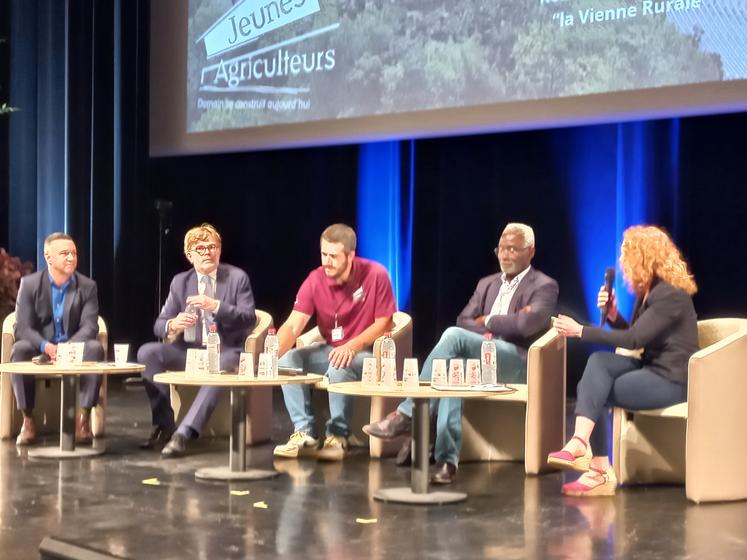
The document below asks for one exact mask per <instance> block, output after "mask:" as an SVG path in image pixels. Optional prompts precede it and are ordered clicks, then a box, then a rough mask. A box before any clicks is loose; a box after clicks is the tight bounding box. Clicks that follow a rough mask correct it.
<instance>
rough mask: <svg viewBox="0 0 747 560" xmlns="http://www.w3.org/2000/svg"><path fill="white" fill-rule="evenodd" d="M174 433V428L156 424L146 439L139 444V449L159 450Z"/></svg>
mask: <svg viewBox="0 0 747 560" xmlns="http://www.w3.org/2000/svg"><path fill="white" fill-rule="evenodd" d="M173 434H174V428H163V427H161V426H156V427H155V428H153V432H152V433H151V434H150V436H149V437H148V439H147V440H145V441H144V442H143V443H141V444H140V449H155V450H156V451H160V450H161V449H163V446H164V445H166V443H167V442H168V441H169V440H170V439H171V436H172V435H173Z"/></svg>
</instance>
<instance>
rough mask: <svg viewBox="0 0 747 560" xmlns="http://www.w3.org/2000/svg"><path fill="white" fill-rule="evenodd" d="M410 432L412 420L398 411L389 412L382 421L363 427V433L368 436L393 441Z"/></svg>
mask: <svg viewBox="0 0 747 560" xmlns="http://www.w3.org/2000/svg"><path fill="white" fill-rule="evenodd" d="M411 430H412V419H411V418H410V417H409V416H405V415H404V414H402V413H401V412H399V411H398V410H395V411H394V412H391V413H389V414H388V415H387V417H386V418H384V419H383V420H379V421H378V422H372V423H370V424H366V425H365V426H363V431H364V432H365V433H367V434H368V435H369V436H373V437H377V438H381V439H394V438H396V437H397V436H401V435H403V434H409V433H410V431H411Z"/></svg>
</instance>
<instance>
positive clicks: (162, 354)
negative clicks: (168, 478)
mask: <svg viewBox="0 0 747 560" xmlns="http://www.w3.org/2000/svg"><path fill="white" fill-rule="evenodd" d="M184 255H185V256H186V257H187V260H188V261H189V262H190V264H191V265H192V268H191V269H190V270H187V271H186V272H182V273H180V274H177V275H176V276H175V277H174V279H173V280H172V281H171V287H170V288H169V295H168V297H167V298H166V303H164V305H163V308H162V309H161V313H160V315H159V316H158V318H157V319H156V323H155V325H154V327H153V332H154V334H155V335H156V336H157V337H159V338H162V339H164V342H149V343H147V344H145V345H143V346H141V347H140V349H139V350H138V353H137V359H138V362H140V363H141V364H144V365H145V371H144V372H143V383H144V385H145V391H146V393H147V395H148V399H149V400H150V406H151V412H152V417H153V431H152V433H151V435H150V437H149V438H148V440H147V441H145V442H144V443H143V444H142V445H141V447H142V448H143V449H162V451H161V456H162V457H165V458H171V457H179V456H181V455H184V453H185V452H186V449H187V441H188V440H189V439H193V438H197V437H199V435H200V432H201V430H202V428H203V426H204V425H205V423H206V422H207V421H208V419H209V418H210V415H211V414H212V413H213V410H214V409H215V406H216V404H217V403H218V399H219V398H220V394H221V392H222V389H221V388H220V387H201V388H200V391H199V392H198V393H197V397H196V398H195V400H194V402H193V403H192V406H191V407H190V408H189V411H188V412H187V414H186V415H185V416H184V419H183V420H182V422H181V424H180V425H179V427H178V428H177V427H176V423H175V421H174V410H173V408H172V407H171V401H170V398H169V387H168V385H163V384H161V383H155V382H154V381H153V376H154V375H155V374H157V373H162V372H164V371H167V370H183V369H184V368H185V365H186V360H187V350H188V349H189V348H202V347H203V346H205V345H206V344H207V332H208V330H209V328H210V326H211V325H215V326H216V327H217V331H218V334H219V335H220V340H221V352H220V368H221V370H233V369H236V367H237V366H238V363H239V356H240V354H241V352H242V351H243V349H244V341H245V339H246V336H247V334H248V333H249V331H250V330H251V329H252V328H253V327H254V324H255V322H256V315H255V309H254V295H253V294H252V287H251V284H250V282H249V276H247V274H246V272H244V271H243V270H241V269H240V268H237V267H235V266H231V265H229V264H223V263H221V262H220V256H221V237H220V234H219V233H218V232H217V230H216V229H215V228H214V227H213V226H211V225H210V224H202V225H200V226H197V227H194V228H192V229H190V230H189V231H188V232H187V234H186V235H185V236H184Z"/></svg>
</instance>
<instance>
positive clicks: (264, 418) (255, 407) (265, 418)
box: [170, 309, 273, 445]
mask: <svg viewBox="0 0 747 560" xmlns="http://www.w3.org/2000/svg"><path fill="white" fill-rule="evenodd" d="M255 313H256V315H257V323H256V324H255V325H254V328H253V329H252V331H251V332H250V333H249V335H248V336H247V337H246V341H245V342H244V352H251V353H252V354H253V355H254V361H255V367H256V361H257V356H259V354H260V353H261V352H263V351H264V346H265V337H266V336H267V330H268V329H269V328H270V327H272V324H273V322H272V315H270V314H269V313H267V312H266V311H262V310H260V309H257V310H256V312H255ZM199 389H200V388H199V387H194V386H189V385H180V386H177V385H171V393H170V394H171V407H172V408H173V409H174V416H175V417H176V422H177V424H178V423H179V422H181V420H182V418H183V417H184V415H185V414H186V413H187V411H188V410H189V407H190V406H191V405H192V402H193V401H194V400H195V397H196V396H197V392H198V391H199ZM246 411H247V414H246V443H247V444H248V445H253V444H257V443H262V442H264V441H269V440H270V437H271V436H272V387H252V388H251V389H248V390H247V392H246ZM230 433H231V398H230V393H229V391H224V392H223V395H221V398H220V399H219V400H218V404H217V405H216V407H215V411H213V414H212V415H211V416H210V420H208V422H207V424H205V427H204V428H203V435H206V436H225V435H230Z"/></svg>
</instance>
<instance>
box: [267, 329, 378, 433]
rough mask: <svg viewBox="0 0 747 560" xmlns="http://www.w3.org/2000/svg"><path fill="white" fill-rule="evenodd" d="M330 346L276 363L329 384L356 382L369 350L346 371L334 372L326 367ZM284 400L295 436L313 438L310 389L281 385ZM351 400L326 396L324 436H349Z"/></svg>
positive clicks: (292, 354) (313, 348) (293, 353)
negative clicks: (323, 378)
mask: <svg viewBox="0 0 747 560" xmlns="http://www.w3.org/2000/svg"><path fill="white" fill-rule="evenodd" d="M331 351H332V346H330V345H329V344H323V343H321V342H318V343H315V344H311V345H309V346H304V347H303V348H295V349H293V350H290V351H289V352H287V353H286V354H285V355H283V357H282V358H280V360H279V361H278V365H279V366H282V367H296V368H302V369H303V371H304V372H307V373H320V374H324V375H326V376H327V377H328V378H329V382H330V383H340V382H342V381H358V380H360V378H361V374H362V372H363V359H364V358H371V357H372V356H373V354H372V353H371V351H370V350H363V351H361V352H358V353H357V354H356V355H355V358H353V362H352V363H351V364H350V365H349V366H348V367H346V368H340V369H338V368H334V367H332V366H331V365H330V364H329V353H330V352H331ZM282 389H283V399H284V400H285V408H287V409H288V414H289V415H290V418H291V422H293V429H294V430H295V431H297V432H305V433H307V434H310V435H314V436H315V435H316V434H315V431H316V430H315V427H314V423H315V422H314V413H313V411H312V410H311V388H310V387H309V386H308V385H283V386H282ZM352 406H353V397H350V396H347V395H338V394H335V393H329V421H328V422H327V435H335V436H345V437H347V436H348V435H350V414H351V412H352Z"/></svg>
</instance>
